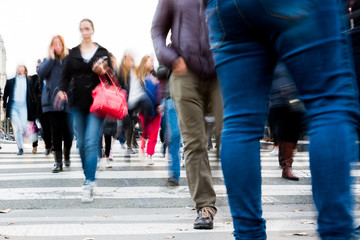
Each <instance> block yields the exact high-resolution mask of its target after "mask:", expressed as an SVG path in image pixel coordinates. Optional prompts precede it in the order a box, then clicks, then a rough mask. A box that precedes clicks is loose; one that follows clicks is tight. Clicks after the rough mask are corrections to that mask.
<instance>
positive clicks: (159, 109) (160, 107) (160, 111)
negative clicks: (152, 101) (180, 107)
mask: <svg viewBox="0 0 360 240" xmlns="http://www.w3.org/2000/svg"><path fill="white" fill-rule="evenodd" d="M156 111H157V112H158V113H159V114H160V116H163V115H164V106H163V105H159V106H157V107H156Z"/></svg>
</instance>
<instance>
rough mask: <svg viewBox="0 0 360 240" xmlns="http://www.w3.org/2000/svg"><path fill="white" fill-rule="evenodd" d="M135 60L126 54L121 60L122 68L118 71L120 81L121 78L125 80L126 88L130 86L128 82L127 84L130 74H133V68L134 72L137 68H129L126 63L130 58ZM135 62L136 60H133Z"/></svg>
mask: <svg viewBox="0 0 360 240" xmlns="http://www.w3.org/2000/svg"><path fill="white" fill-rule="evenodd" d="M130 57H131V58H133V57H132V56H131V55H130V54H125V55H124V56H123V58H122V59H121V63H120V66H119V69H118V79H120V78H121V77H123V78H124V85H125V86H128V82H127V79H128V77H129V75H130V72H131V68H133V69H134V70H135V69H136V67H135V66H130V67H129V66H128V65H127V64H126V61H128V58H130ZM133 60H134V58H133Z"/></svg>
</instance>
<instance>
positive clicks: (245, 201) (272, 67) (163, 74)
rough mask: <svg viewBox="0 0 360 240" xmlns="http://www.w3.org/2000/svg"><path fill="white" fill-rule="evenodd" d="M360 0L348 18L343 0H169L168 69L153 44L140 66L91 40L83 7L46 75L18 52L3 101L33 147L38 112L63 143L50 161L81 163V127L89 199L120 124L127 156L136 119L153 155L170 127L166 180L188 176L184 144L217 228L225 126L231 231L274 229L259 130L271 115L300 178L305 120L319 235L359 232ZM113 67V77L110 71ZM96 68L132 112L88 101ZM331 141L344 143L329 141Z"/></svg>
mask: <svg viewBox="0 0 360 240" xmlns="http://www.w3.org/2000/svg"><path fill="white" fill-rule="evenodd" d="M357 4H358V1H348V9H350V10H351V11H352V12H351V13H350V19H349V18H344V16H345V11H342V9H345V8H344V2H342V1H338V0H311V1H310V0H306V1H273V0H245V1H216V0H207V1H202V0H201V1H193V0H182V1H176V0H159V3H158V6H157V9H156V12H155V15H154V18H153V22H152V27H151V36H152V40H153V44H154V49H155V53H156V57H157V59H158V61H159V63H160V66H159V68H158V69H157V71H156V70H155V69H154V59H153V57H152V56H144V57H143V58H142V59H141V62H140V64H139V65H138V66H136V65H135V62H134V57H133V56H132V54H131V53H130V52H126V53H125V54H124V56H123V57H122V60H121V62H120V65H119V66H117V61H116V58H115V56H113V55H112V54H111V53H109V52H108V50H107V49H106V48H104V47H102V46H101V45H99V44H98V43H96V42H94V41H93V40H92V35H93V33H94V31H95V28H94V24H93V22H92V21H91V20H90V19H83V20H82V21H81V22H80V25H79V27H80V33H81V37H82V41H81V43H80V44H79V45H78V46H76V47H74V48H72V49H71V50H68V49H67V48H66V46H65V41H64V39H63V38H62V37H61V36H59V35H58V36H55V37H54V38H53V39H52V41H51V43H50V46H49V56H48V57H47V58H46V59H44V60H43V61H41V62H39V66H38V69H37V73H38V76H37V77H31V78H29V77H28V76H27V69H26V67H25V66H19V67H18V69H17V74H16V77H15V78H13V79H10V80H8V81H7V84H6V87H5V91H4V109H6V114H7V117H9V118H10V119H11V122H12V125H13V129H14V133H15V139H16V142H17V145H18V148H19V152H18V154H19V155H21V154H23V153H24V151H23V137H24V135H25V133H26V132H27V128H29V124H28V121H30V123H33V124H32V125H36V124H34V121H35V120H36V119H38V120H39V122H40V123H41V125H42V134H43V138H44V141H45V147H46V154H50V152H51V151H52V152H54V156H55V157H54V159H55V165H54V168H53V169H52V172H53V173H59V172H61V171H62V170H63V164H65V166H66V167H69V166H70V165H71V162H70V154H69V153H70V149H71V147H72V142H73V137H74V135H75V136H76V139H77V147H78V148H79V153H80V157H81V162H82V167H83V171H84V176H85V177H84V178H85V180H84V183H83V196H82V199H81V200H82V202H92V201H93V189H94V187H96V185H97V183H96V177H95V176H96V175H95V173H96V171H97V166H98V164H99V159H102V161H103V166H105V167H111V160H112V157H111V143H112V138H116V139H118V140H119V141H120V144H122V145H124V148H126V149H125V151H124V152H125V158H126V160H127V161H129V162H130V160H131V156H132V155H133V154H136V150H135V148H137V143H136V136H135V132H136V131H135V126H136V125H137V124H138V123H139V125H140V126H141V129H142V133H141V136H140V141H139V142H140V147H139V151H138V154H139V158H140V159H141V160H143V161H144V162H145V163H146V164H148V165H153V164H154V161H153V158H152V156H153V155H154V152H155V145H156V143H157V139H158V136H159V131H162V133H161V134H160V135H162V142H163V149H166V148H168V153H169V154H168V156H169V160H170V161H169V162H170V163H169V178H168V183H169V185H171V186H179V180H180V161H181V160H180V159H181V157H180V151H179V150H180V146H181V145H183V151H184V152H183V154H184V159H185V169H186V177H187V182H188V186H189V189H190V196H191V198H192V199H193V201H194V202H195V207H196V210H197V217H196V219H195V221H194V225H193V227H194V228H195V229H212V228H213V221H214V217H215V215H216V212H217V208H216V193H215V190H214V186H213V181H212V175H211V168H210V163H209V157H208V148H211V147H212V145H211V143H212V142H210V143H209V141H208V139H209V137H208V136H209V135H210V136H211V135H212V132H213V131H212V130H214V133H215V139H216V147H217V148H218V149H219V151H217V152H218V157H219V158H220V159H221V165H222V171H223V174H224V179H225V185H226V188H227V194H228V200H229V205H230V210H231V214H232V218H233V224H234V236H235V238H236V239H239V240H240V239H258V240H260V239H261V240H265V239H266V238H267V236H266V220H265V219H264V218H263V217H262V207H261V171H260V168H261V165H260V145H259V139H261V138H262V137H263V132H264V124H265V122H266V120H267V119H268V120H269V124H270V126H271V129H272V131H273V133H274V138H275V145H277V146H278V149H279V150H278V157H279V165H280V167H281V168H282V169H283V171H282V177H283V178H285V179H289V180H295V181H298V180H299V178H298V177H297V176H296V175H295V174H294V172H293V171H292V163H293V154H294V150H295V149H296V144H297V141H298V139H299V137H300V134H301V133H302V132H303V131H304V129H306V130H307V134H308V135H309V138H310V142H311V144H310V148H309V152H310V170H311V173H312V191H313V197H314V203H315V206H316V208H317V210H318V212H319V214H318V219H317V220H318V221H317V222H318V232H319V235H320V237H321V239H324V240H326V239H339V240H340V239H341V240H343V239H344V240H345V239H353V238H354V232H355V228H354V223H353V222H354V219H353V218H354V217H353V214H352V210H353V206H354V205H353V194H352V192H351V183H352V178H351V176H350V170H351V167H350V166H351V163H352V162H355V161H358V158H359V156H358V155H359V151H358V146H357V145H356V141H357V139H358V133H357V128H358V125H359V92H358V82H357V81H356V79H359V76H360V74H357V75H356V73H358V71H359V69H360V68H359V67H358V66H357V64H358V58H359V57H358V55H359V54H357V50H356V49H357V44H358V41H357V39H358V38H357V36H358V32H360V31H357V28H356V27H357V26H358V24H359V21H358V18H357V15H359V14H357V13H356V11H355V10H356V7H357V6H358V5H357ZM319 6H321V7H319ZM354 11H355V13H354ZM324 16H326V17H324ZM350 20H351V21H350ZM349 23H351V31H350V33H351V35H349V31H348V30H349V29H350V28H349V26H348V25H349ZM168 34H171V44H170V45H167V41H166V39H167V36H168ZM350 37H351V39H350ZM350 40H352V41H353V46H354V48H353V49H352V48H351V44H350ZM354 60H355V61H354ZM354 62H355V65H354V64H353V63H354ZM354 66H355V68H354ZM109 71H110V72H111V73H114V74H112V75H111V76H113V77H110V75H108V74H105V73H107V72H109ZM99 76H105V78H106V79H107V81H108V83H109V84H110V82H114V84H115V86H117V87H118V88H122V89H124V90H126V93H127V105H128V114H127V116H126V117H125V118H123V119H117V120H113V119H103V118H101V117H99V116H96V115H95V114H92V113H90V111H89V109H90V106H91V104H92V102H93V99H92V90H93V89H94V88H95V87H96V86H97V85H98V84H99V83H100V81H99ZM356 76H357V78H356ZM110 78H111V79H110ZM30 79H31V80H30ZM35 89H36V90H35ZM39 103H40V104H41V108H40V111H39V108H38V107H36V106H39V105H37V104H39ZM36 109H38V110H36ZM269 112H270V114H269ZM209 116H210V117H209ZM206 120H208V121H206ZM209 123H210V124H209ZM73 124H74V126H73ZM209 126H210V127H209ZM160 128H161V130H160ZM73 130H75V131H73ZM330 132H331V134H329V133H330ZM102 136H104V139H105V150H104V151H103V150H102V148H103V144H102V143H103V141H102ZM220 138H221V141H220ZM33 142H34V144H33V153H36V151H37V149H36V147H37V142H36V141H33ZM62 142H64V147H62V144H63V143H62ZM125 143H126V147H125ZM334 143H336V146H339V147H332V146H333V144H334ZM319 149H321V151H319ZM100 165H101V161H100Z"/></svg>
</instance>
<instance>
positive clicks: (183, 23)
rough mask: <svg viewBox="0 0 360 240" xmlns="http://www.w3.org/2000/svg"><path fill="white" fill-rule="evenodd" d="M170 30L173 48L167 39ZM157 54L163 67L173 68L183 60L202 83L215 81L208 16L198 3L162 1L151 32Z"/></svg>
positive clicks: (175, 0)
mask: <svg viewBox="0 0 360 240" xmlns="http://www.w3.org/2000/svg"><path fill="white" fill-rule="evenodd" d="M170 29H171V33H172V35H171V42H172V43H171V45H170V46H166V37H167V35H168V33H169V31H170ZM151 36H152V39H153V43H154V48H155V53H156V56H157V58H158V60H159V62H160V63H162V64H164V65H165V66H166V67H168V68H171V67H172V64H173V62H174V61H175V60H176V59H177V58H178V57H179V56H182V57H183V58H184V60H185V62H186V65H187V67H188V68H189V69H190V70H191V71H192V72H193V73H195V74H196V75H197V76H198V77H199V78H200V79H204V80H210V79H214V78H215V77H216V73H215V68H214V60H213V58H212V54H211V52H210V45H209V34H208V29H207V26H206V22H205V14H204V12H203V11H202V10H201V11H200V1H197V0H159V3H158V6H157V9H156V12H155V16H154V19H153V23H152V28H151Z"/></svg>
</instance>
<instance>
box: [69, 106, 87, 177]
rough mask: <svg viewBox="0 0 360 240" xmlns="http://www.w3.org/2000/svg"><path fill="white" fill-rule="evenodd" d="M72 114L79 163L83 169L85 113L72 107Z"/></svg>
mask: <svg viewBox="0 0 360 240" xmlns="http://www.w3.org/2000/svg"><path fill="white" fill-rule="evenodd" d="M72 115H73V116H74V123H75V130H76V141H77V146H78V148H79V154H80V158H81V164H82V168H83V170H85V129H86V115H87V113H86V112H85V111H82V110H78V109H74V110H73V112H72ZM84 174H85V172H84Z"/></svg>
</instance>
